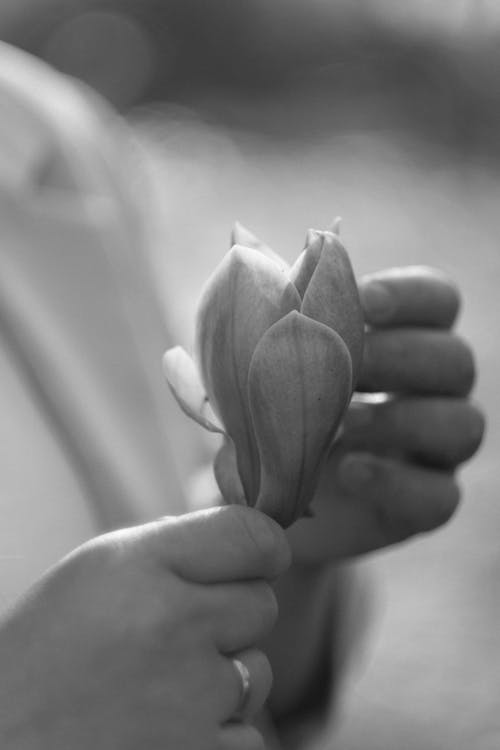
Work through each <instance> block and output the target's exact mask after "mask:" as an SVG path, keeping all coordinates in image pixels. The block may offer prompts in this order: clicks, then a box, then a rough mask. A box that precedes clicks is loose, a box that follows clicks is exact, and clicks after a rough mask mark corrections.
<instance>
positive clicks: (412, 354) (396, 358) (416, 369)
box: [357, 328, 475, 396]
mask: <svg viewBox="0 0 500 750" xmlns="http://www.w3.org/2000/svg"><path fill="white" fill-rule="evenodd" d="M474 377H475V367H474V358H473V355H472V351H471V349H470V347H469V346H468V345H467V344H466V343H465V341H464V340H463V339H461V338H460V337H459V336H456V335H454V334H451V333H448V332H445V331H437V330H430V329H429V330H428V329H423V328H415V329H409V328H408V329H405V328H397V329H393V330H384V331H382V330H376V331H370V332H369V333H368V334H367V336H366V338H365V348H364V354H363V365H362V368H361V375H360V378H359V381H358V385H357V388H358V390H359V391H364V392H389V393H414V394H422V395H441V396H465V395H467V394H468V393H469V392H470V390H471V388H472V386H473V383H474Z"/></svg>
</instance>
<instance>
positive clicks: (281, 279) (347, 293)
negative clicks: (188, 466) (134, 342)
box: [164, 225, 363, 527]
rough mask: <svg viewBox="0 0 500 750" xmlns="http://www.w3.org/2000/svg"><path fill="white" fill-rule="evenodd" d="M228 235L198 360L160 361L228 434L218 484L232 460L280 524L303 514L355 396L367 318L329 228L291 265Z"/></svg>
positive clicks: (183, 397) (195, 408)
mask: <svg viewBox="0 0 500 750" xmlns="http://www.w3.org/2000/svg"><path fill="white" fill-rule="evenodd" d="M233 240H234V241H235V242H234V244H233V246H232V248H231V250H230V251H229V252H228V253H227V255H226V256H225V258H224V259H223V261H222V263H221V264H220V265H219V266H218V268H217V269H216V270H215V272H214V273H213V275H212V276H211V278H210V279H209V280H208V282H207V284H206V286H205V289H204V292H203V294H202V297H201V301H200V303H199V306H198V310H197V318H196V323H197V325H196V343H195V360H196V364H195V362H194V361H193V360H192V359H191V358H190V357H189V355H188V354H187V353H186V352H185V351H184V350H182V349H181V348H180V347H176V348H175V349H173V350H170V351H169V352H167V353H166V355H165V359H164V368H165V373H166V376H167V380H168V381H169V384H170V387H171V389H172V391H173V393H174V396H175V397H176V398H177V400H178V402H179V404H180V405H181V407H182V408H183V409H184V411H186V413H188V414H189V416H191V417H193V418H194V419H196V420H197V421H198V422H199V423H200V424H202V425H203V426H204V427H206V428H208V429H210V430H214V431H220V432H222V433H223V434H225V436H226V447H225V449H224V451H223V452H222V454H221V455H222V456H225V460H224V463H225V465H226V468H225V470H224V468H223V466H222V462H221V459H220V458H219V460H218V462H216V467H215V468H216V476H217V478H218V480H219V484H224V485H226V484H227V483H226V482H225V481H224V479H223V476H224V475H225V476H226V477H227V475H228V469H227V467H228V466H230V465H231V464H228V461H229V462H230V461H231V457H232V460H233V464H232V466H233V473H234V471H235V470H237V474H238V476H239V480H241V485H240V484H239V483H238V485H237V486H238V487H240V486H241V494H243V495H244V499H245V501H246V502H247V503H248V504H249V505H252V506H256V507H257V508H259V509H261V510H262V511H264V512H266V513H268V514H269V515H270V516H272V517H273V518H275V519H276V520H277V521H279V522H280V523H281V524H282V525H283V526H285V527H286V526H289V525H290V524H291V523H293V522H294V521H295V520H296V519H297V518H299V517H300V516H302V515H304V513H307V511H308V508H309V504H310V502H311V499H312V496H313V494H314V491H315V488H316V484H317V481H318V476H319V471H320V469H321V466H322V463H323V461H324V459H325V458H326V456H327V453H328V450H329V448H330V446H331V443H332V441H333V438H334V436H335V433H336V432H337V429H338V427H339V424H340V421H341V419H342V416H343V414H344V411H345V409H346V407H347V405H348V403H349V400H350V397H351V395H352V391H353V388H354V384H355V382H356V377H357V373H358V371H359V367H360V362H361V356H362V348H363V316H362V311H361V306H360V302H359V297H358V291H357V286H356V281H355V278H354V274H353V271H352V267H351V264H350V261H349V258H348V255H347V253H346V251H345V249H344V247H343V246H342V244H341V243H340V240H339V238H338V235H337V233H336V232H332V231H324V232H319V231H313V230H311V231H310V232H309V233H308V242H307V246H306V248H305V250H304V251H303V253H302V254H301V255H300V256H299V258H298V260H297V261H296V263H295V264H294V265H293V266H292V267H291V268H290V267H288V266H287V264H286V263H285V261H283V260H282V259H281V258H280V257H279V256H277V255H276V254H275V253H274V252H273V251H272V250H270V249H269V248H267V247H266V246H264V245H262V244H261V243H260V242H259V241H258V240H257V239H256V238H255V237H254V236H253V235H252V234H251V233H250V232H248V230H246V229H244V228H243V227H241V226H240V225H237V226H236V228H235V230H234V232H233ZM209 409H210V410H211V412H210V414H209V413H208V410H209ZM228 446H229V447H228ZM231 486H232V493H233V494H234V492H235V489H234V488H235V486H236V485H235V482H234V476H233V481H232V483H231ZM221 489H222V492H223V494H224V488H223V487H221Z"/></svg>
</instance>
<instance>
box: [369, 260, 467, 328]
mask: <svg viewBox="0 0 500 750" xmlns="http://www.w3.org/2000/svg"><path fill="white" fill-rule="evenodd" d="M359 295H360V299H361V305H362V307H363V310H364V313H365V321H366V323H367V324H368V325H371V326H376V327H386V326H408V325H410V326H429V327H436V328H449V327H451V326H452V324H453V323H454V321H455V318H456V316H457V313H458V310H459V307H460V296H459V293H458V289H457V287H456V285H455V284H454V283H453V282H452V281H451V280H450V279H449V278H448V277H447V276H446V275H445V274H444V273H442V272H441V271H438V270H436V269H434V268H428V267H426V266H409V267H406V268H391V269H389V270H387V271H381V272H378V273H375V274H371V275H369V276H364V277H363V278H362V279H361V280H360V282H359Z"/></svg>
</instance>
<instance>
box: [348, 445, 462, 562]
mask: <svg viewBox="0 0 500 750" xmlns="http://www.w3.org/2000/svg"><path fill="white" fill-rule="evenodd" d="M338 481H339V484H340V486H341V487H342V489H343V491H344V492H345V493H347V495H349V496H350V497H351V498H352V499H353V500H356V499H357V500H359V501H360V502H362V503H363V505H364V508H365V512H367V518H369V519H371V527H372V532H371V535H372V542H371V544H372V548H373V549H375V548H378V547H384V546H386V545H388V544H394V543H396V542H401V541H403V540H404V539H407V538H409V537H411V536H414V535H415V534H420V533H423V532H426V531H431V530H432V529H435V528H437V527H438V526H441V525H442V524H443V523H445V522H446V521H448V520H449V519H450V518H451V516H452V515H453V513H454V512H455V510H456V508H457V506H458V502H459V498H460V491H459V488H458V485H457V483H456V480H455V478H454V477H453V475H452V474H451V473H449V472H447V471H438V470H436V469H430V468H425V467H420V466H416V465H413V464H408V463H405V462H403V461H397V460H391V459H387V458H380V457H378V456H374V455H372V454H369V453H350V454H347V455H345V456H344V457H343V458H342V460H341V461H340V463H339V466H338Z"/></svg>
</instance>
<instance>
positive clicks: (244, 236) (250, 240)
mask: <svg viewBox="0 0 500 750" xmlns="http://www.w3.org/2000/svg"><path fill="white" fill-rule="evenodd" d="M231 245H243V247H249V248H251V249H252V250H258V251H259V252H260V253H263V254H264V255H267V257H268V258H270V259H271V260H274V262H275V263H276V264H277V265H278V266H279V268H280V269H281V270H282V271H284V272H285V273H288V271H289V270H290V266H289V265H288V263H287V262H286V260H284V259H283V258H282V257H281V255H278V253H277V252H275V251H274V250H273V249H272V248H271V247H269V245H266V244H265V243H264V242H262V241H261V240H259V238H258V237H256V236H255V235H254V234H253V232H251V231H250V230H249V229H247V228H246V227H245V226H243V224H240V222H239V221H235V222H234V226H233V230H232V232H231Z"/></svg>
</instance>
